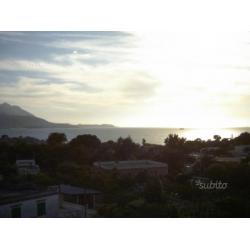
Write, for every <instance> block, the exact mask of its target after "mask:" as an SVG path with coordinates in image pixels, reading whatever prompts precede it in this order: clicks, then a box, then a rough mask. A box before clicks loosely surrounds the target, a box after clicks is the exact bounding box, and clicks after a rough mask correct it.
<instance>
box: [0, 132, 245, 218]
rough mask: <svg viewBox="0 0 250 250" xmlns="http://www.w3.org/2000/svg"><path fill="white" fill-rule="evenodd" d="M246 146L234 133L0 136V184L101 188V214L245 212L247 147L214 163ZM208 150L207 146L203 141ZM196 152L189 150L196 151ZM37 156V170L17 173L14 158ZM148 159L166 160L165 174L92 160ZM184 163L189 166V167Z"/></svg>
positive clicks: (232, 214) (230, 214) (218, 214)
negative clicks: (159, 141) (158, 141)
mask: <svg viewBox="0 0 250 250" xmlns="http://www.w3.org/2000/svg"><path fill="white" fill-rule="evenodd" d="M248 144H249V145H250V134H248V133H243V134H241V135H240V136H238V137H236V138H235V139H222V138H221V137H220V136H219V135H215V136H214V140H208V141H203V140H201V139H196V140H194V141H188V140H186V139H185V138H180V137H179V136H178V135H169V136H168V137H167V138H166V139H165V145H163V146H161V145H151V144H148V143H146V141H145V140H143V145H140V144H136V143H134V142H133V140H132V139H131V138H130V137H128V138H119V139H118V140H117V141H116V142H114V141H108V142H103V143H102V142H101V141H100V140H99V138H97V137H96V136H95V135H79V136H77V137H76V138H74V139H72V140H71V141H67V138H66V136H65V135H64V134H61V133H53V134H50V135H49V137H48V139H47V141H38V140H35V139H33V140H32V139H31V138H8V137H7V136H2V138H1V139H0V175H1V179H2V180H0V188H8V189H10V188H11V189H22V188H33V187H46V186H49V185H55V184H60V183H65V184H71V185H76V186H83V187H89V188H94V189H98V190H100V191H101V192H102V194H103V202H102V205H101V206H100V207H99V208H98V215H97V216H99V217H249V216H250V196H249V191H250V165H249V162H250V154H249V152H245V157H244V158H243V159H242V161H241V162H239V163H235V162H217V161H216V157H218V156H219V157H231V156H232V150H233V148H234V146H237V145H248ZM211 147H212V148H213V151H211V152H208V151H206V150H207V149H208V148H211ZM200 152H202V154H200V156H199V159H196V158H195V156H194V153H200ZM20 158H28V159H32V158H35V159H36V162H37V164H38V165H39V166H40V169H41V172H40V174H38V175H37V176H25V177H24V176H19V175H18V173H17V169H16V166H15V161H16V159H20ZM134 159H149V160H156V161H161V162H165V163H167V164H168V166H169V175H168V176H161V177H156V176H150V175H149V174H148V173H147V172H141V173H139V174H137V175H133V176H121V175H119V173H118V171H117V170H115V169H114V170H111V171H106V172H105V171H100V170H99V169H98V168H96V167H94V166H93V163H94V162H95V161H110V160H113V161H118V160H134ZM186 165H189V166H192V169H191V170H192V171H186V167H185V166H186ZM194 177H201V178H204V179H206V180H207V181H208V182H210V181H221V182H222V183H227V188H226V189H200V188H199V186H198V185H196V183H195V182H194Z"/></svg>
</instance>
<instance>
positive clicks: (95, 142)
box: [70, 134, 101, 148]
mask: <svg viewBox="0 0 250 250" xmlns="http://www.w3.org/2000/svg"><path fill="white" fill-rule="evenodd" d="M70 145H71V146H85V147H90V148H98V147H99V146H100V145H101V141H100V139H99V138H98V137H97V136H95V135H89V134H86V135H78V136H77V137H76V138H74V139H72V140H71V141H70Z"/></svg>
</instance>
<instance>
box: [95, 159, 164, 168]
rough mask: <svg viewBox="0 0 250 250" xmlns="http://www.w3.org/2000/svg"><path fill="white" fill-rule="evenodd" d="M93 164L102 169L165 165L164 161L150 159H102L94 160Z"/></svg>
mask: <svg viewBox="0 0 250 250" xmlns="http://www.w3.org/2000/svg"><path fill="white" fill-rule="evenodd" d="M95 166H99V167H101V168H103V169H115V168H116V169H120V170H123V169H138V168H139V169H147V168H159V167H162V168H164V167H167V164H166V163H162V162H157V161H151V160H133V161H104V162H96V163H95Z"/></svg>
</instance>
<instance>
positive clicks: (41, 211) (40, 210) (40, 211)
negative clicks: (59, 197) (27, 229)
mask: <svg viewBox="0 0 250 250" xmlns="http://www.w3.org/2000/svg"><path fill="white" fill-rule="evenodd" d="M44 215H46V202H45V200H40V201H37V217H41V216H44Z"/></svg>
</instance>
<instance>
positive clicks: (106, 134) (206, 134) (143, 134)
mask: <svg viewBox="0 0 250 250" xmlns="http://www.w3.org/2000/svg"><path fill="white" fill-rule="evenodd" d="M53 132H59V133H65V134H66V136H67V139H68V140H71V139H72V138H74V137H76V136H77V135H81V134H92V135H96V136H97V137H98V138H99V139H100V140H101V141H102V142H104V141H108V140H113V141H116V140H117V139H118V138H119V137H127V136H130V137H131V138H132V139H133V140H134V141H135V142H137V143H141V142H142V139H143V138H144V139H146V142H147V143H154V144H163V143H164V139H165V138H166V137H167V136H168V135H169V134H171V133H172V134H173V133H174V134H178V135H179V136H181V137H185V138H186V139H188V140H195V139H197V138H200V139H203V140H207V139H213V136H214V135H220V136H221V137H222V138H233V137H236V136H238V135H239V134H241V133H243V132H250V128H220V129H190V128H187V129H179V128H178V129H176V128H122V127H114V128H102V127H100V128H96V127H95V128H66V129H65V128H47V129H46V128H33V129H28V128H18V129H14V128H13V129H0V136H2V135H8V136H10V137H19V136H23V137H25V136H30V137H34V138H38V139H43V140H45V139H47V138H48V135H49V134H50V133H53Z"/></svg>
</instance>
